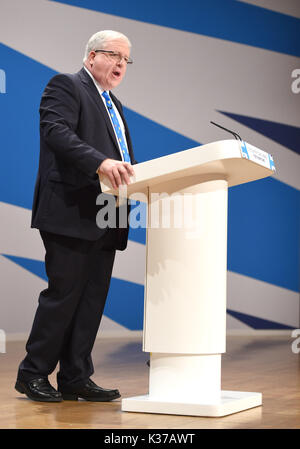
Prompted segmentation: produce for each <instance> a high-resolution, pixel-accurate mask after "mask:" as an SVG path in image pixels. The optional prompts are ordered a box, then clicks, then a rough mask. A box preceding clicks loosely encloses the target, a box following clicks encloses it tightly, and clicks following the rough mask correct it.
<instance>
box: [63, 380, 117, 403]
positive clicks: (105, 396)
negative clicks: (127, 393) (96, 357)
mask: <svg viewBox="0 0 300 449" xmlns="http://www.w3.org/2000/svg"><path fill="white" fill-rule="evenodd" d="M59 391H60V392H61V394H62V397H63V399H64V400H65V401H77V400H78V399H79V398H81V399H85V400H86V401H93V402H107V401H112V400H114V399H118V398H120V397H121V395H120V393H119V390H106V389H104V388H101V387H98V385H96V384H95V383H94V382H93V381H92V380H91V379H89V380H88V381H87V383H86V384H85V385H84V386H82V387H77V388H74V387H73V388H71V387H69V388H68V387H62V388H59Z"/></svg>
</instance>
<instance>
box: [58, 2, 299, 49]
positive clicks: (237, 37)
mask: <svg viewBox="0 0 300 449" xmlns="http://www.w3.org/2000/svg"><path fill="white" fill-rule="evenodd" d="M52 1H54V2H58V3H64V4H66V5H73V6H78V7H80V8H86V9H91V10H95V11H99V12H103V13H106V14H112V15H116V16H121V17H126V18H128V19H134V20H139V21H142V22H147V23H152V24H155V25H161V26H166V27H170V28H176V29H179V30H183V31H190V32H193V33H198V34H203V35H205V36H210V37H215V38H218V39H224V40H229V41H232V42H238V43H241V44H246V45H251V46H254V47H259V48H264V49H266V50H273V51H277V52H280V53H285V54H289V55H294V56H300V39H299V34H300V20H299V19H297V18H295V17H292V16H288V15H286V14H281V13H278V12H275V11H270V10H268V9H265V8H261V7H257V6H255V5H249V4H247V3H242V2H238V1H236V0H201V2H200V1H198V0H185V1H182V0H163V1H161V0H151V1H149V2H141V1H140V0H132V1H130V2H124V0H114V1H113V2H99V0H52ZM133 44H134V43H133Z"/></svg>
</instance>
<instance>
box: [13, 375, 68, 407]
mask: <svg viewBox="0 0 300 449" xmlns="http://www.w3.org/2000/svg"><path fill="white" fill-rule="evenodd" d="M15 389H16V390H17V391H18V392H19V393H22V394H26V396H27V397H28V398H29V399H32V400H33V401H39V402H61V401H62V395H61V393H60V392H59V391H56V390H55V388H53V387H52V385H51V384H50V383H49V381H48V379H45V378H44V377H39V378H37V379H33V380H30V381H29V382H25V381H23V380H20V379H17V382H16V385H15Z"/></svg>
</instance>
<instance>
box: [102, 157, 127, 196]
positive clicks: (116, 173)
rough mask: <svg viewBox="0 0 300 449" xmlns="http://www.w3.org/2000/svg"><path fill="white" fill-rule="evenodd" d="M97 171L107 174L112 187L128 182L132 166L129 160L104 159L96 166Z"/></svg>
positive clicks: (115, 187)
mask: <svg viewBox="0 0 300 449" xmlns="http://www.w3.org/2000/svg"><path fill="white" fill-rule="evenodd" d="M97 173H98V174H102V175H105V176H107V177H108V179H109V180H110V183H111V185H112V187H113V188H114V189H117V188H118V187H119V186H120V185H122V184H127V185H128V184H130V176H134V170H133V167H132V165H131V164H129V162H122V161H117V160H115V159H104V161H103V162H102V164H100V166H99V167H98V170H97Z"/></svg>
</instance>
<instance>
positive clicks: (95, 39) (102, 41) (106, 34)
mask: <svg viewBox="0 0 300 449" xmlns="http://www.w3.org/2000/svg"><path fill="white" fill-rule="evenodd" d="M114 39H123V40H124V41H125V42H126V43H127V44H128V46H129V48H131V42H130V40H129V39H128V37H127V36H125V34H122V33H119V32H118V31H112V30H103V31H98V32H97V33H95V34H93V36H91V37H90V39H89V41H88V43H87V45H86V48H85V53H84V57H83V62H85V61H86V60H87V58H88V56H89V54H90V52H91V51H92V50H102V49H104V48H105V45H106V43H107V42H109V41H112V40H114Z"/></svg>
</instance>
